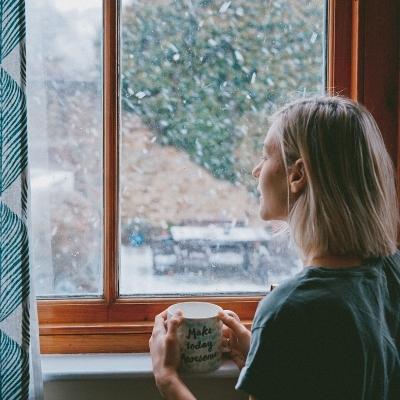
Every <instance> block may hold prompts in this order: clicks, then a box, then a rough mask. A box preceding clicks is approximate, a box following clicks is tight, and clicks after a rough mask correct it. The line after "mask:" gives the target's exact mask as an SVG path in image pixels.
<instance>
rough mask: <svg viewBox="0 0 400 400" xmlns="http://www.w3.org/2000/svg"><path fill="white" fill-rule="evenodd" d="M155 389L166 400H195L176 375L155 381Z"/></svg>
mask: <svg viewBox="0 0 400 400" xmlns="http://www.w3.org/2000/svg"><path fill="white" fill-rule="evenodd" d="M156 384H157V388H158V390H159V391H160V393H161V395H162V396H163V397H164V399H166V400H196V398H195V397H194V396H193V394H192V393H191V391H190V390H189V389H188V388H187V386H186V385H185V384H184V383H183V382H182V381H181V379H180V378H179V376H178V374H174V375H171V376H169V377H167V378H164V379H161V380H160V379H158V381H157V380H156Z"/></svg>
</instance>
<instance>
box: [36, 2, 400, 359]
mask: <svg viewBox="0 0 400 400" xmlns="http://www.w3.org/2000/svg"><path fill="white" fill-rule="evenodd" d="M378 3H379V4H378ZM395 3H396V2H393V1H390V0H382V1H380V2H376V1H374V0H330V1H329V3H328V7H327V10H328V13H327V14H328V15H327V18H328V24H327V25H328V32H327V36H328V37H327V39H328V51H327V58H328V62H327V90H328V92H331V93H339V94H343V95H347V96H349V97H351V98H353V99H356V100H358V101H360V102H362V103H363V104H365V105H366V106H367V107H368V108H369V109H370V110H371V112H372V113H373V114H374V116H375V118H376V120H377V122H378V125H379V126H380V127H381V130H382V133H383V136H384V140H385V143H386V145H387V147H388V150H389V152H390V154H391V156H392V158H393V161H394V163H395V165H396V168H397V172H398V173H397V175H398V176H399V172H400V171H399V163H398V162H397V160H398V156H399V147H398V137H399V133H400V132H399V125H400V119H399V116H400V113H399V91H400V90H399V89H400V87H399V82H400V80H399V36H400V35H399V28H398V26H397V24H396V23H397V20H398V17H399V9H400V6H399V5H396V4H395ZM118 7H119V1H118V0H103V28H104V29H103V32H104V33H103V35H104V38H103V43H104V44H103V46H104V51H103V57H104V58H103V62H104V64H103V65H104V69H103V71H104V72H103V74H104V78H103V79H104V86H103V96H104V103H103V104H104V105H103V118H104V120H103V126H104V171H105V173H104V254H103V259H104V297H103V298H101V299H77V300H74V299H63V300H39V301H38V311H39V329H40V344H41V352H42V353H92V352H93V353H102V352H119V353H121V352H147V351H148V339H149V337H150V334H151V331H152V326H153V320H154V316H155V315H156V314H157V313H159V312H161V311H162V310H164V309H165V308H166V307H168V306H169V305H170V304H173V303H175V302H177V301H182V300H184V298H182V297H179V298H171V297H168V298H161V297H154V298H148V297H142V298H137V297H135V298H124V297H121V298H120V297H118V259H119V254H118V251H119V250H118V246H119V243H118V242H119V241H118V223H119V216H118V193H119V192H118V189H119V188H118V168H119V165H118V163H119V159H118V148H119V143H118V136H119V119H118V115H119V99H118V93H119V87H118V73H119V51H118V35H119V26H118V12H119V8H118ZM372 26H373V27H374V30H371V29H368V28H370V27H372ZM371 31H372V32H371ZM382 58H384V60H385V62H384V63H382ZM260 298H261V297H260V296H245V297H243V296H231V297H195V298H194V297H190V300H194V299H195V300H199V301H212V302H215V303H217V304H219V305H221V306H222V307H223V308H224V309H230V310H233V311H235V312H236V313H237V314H239V315H240V317H241V319H242V320H243V321H244V322H245V323H247V324H250V323H251V320H252V318H253V315H254V312H255V310H256V307H257V304H258V302H259V300H260Z"/></svg>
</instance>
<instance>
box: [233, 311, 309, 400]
mask: <svg viewBox="0 0 400 400" xmlns="http://www.w3.org/2000/svg"><path fill="white" fill-rule="evenodd" d="M306 334H307V333H306V329H304V322H302V321H301V318H300V317H299V315H297V314H296V313H295V312H293V311H291V310H285V311H284V312H280V313H278V314H277V315H274V316H273V317H271V318H270V319H268V320H267V321H266V322H265V324H264V325H263V326H259V327H257V326H255V327H253V329H252V338H251V344H250V351H249V354H248V357H247V361H246V365H245V367H244V368H243V369H242V371H241V373H240V376H239V379H238V382H237V384H236V389H240V390H243V391H244V392H246V393H248V394H250V395H253V396H254V397H256V398H257V399H268V400H273V399H296V398H302V397H301V395H302V394H303V395H307V394H308V395H309V394H310V389H311V388H310V387H309V386H310V385H309V383H308V378H309V377H310V374H311V375H312V374H313V371H312V369H313V368H314V366H313V365H311V359H310V354H307V353H310V346H309V345H310V343H309V339H307V337H306ZM311 358H312V357H311ZM311 390H312V389H311Z"/></svg>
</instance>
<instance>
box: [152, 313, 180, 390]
mask: <svg viewBox="0 0 400 400" xmlns="http://www.w3.org/2000/svg"><path fill="white" fill-rule="evenodd" d="M181 323H182V313H180V312H178V313H176V314H175V315H174V316H173V317H172V318H171V319H169V320H167V311H166V310H165V311H164V312H162V313H161V314H158V315H157V316H156V318H155V320H154V328H153V333H152V335H151V338H150V340H149V346H150V353H151V361H152V363H153V372H154V377H155V379H156V384H157V386H163V384H166V383H167V382H169V381H170V380H171V378H175V377H177V376H178V373H177V369H178V367H179V362H180V355H181V354H180V348H179V342H178V335H177V330H178V327H179V325H180V324H181ZM160 390H161V388H160Z"/></svg>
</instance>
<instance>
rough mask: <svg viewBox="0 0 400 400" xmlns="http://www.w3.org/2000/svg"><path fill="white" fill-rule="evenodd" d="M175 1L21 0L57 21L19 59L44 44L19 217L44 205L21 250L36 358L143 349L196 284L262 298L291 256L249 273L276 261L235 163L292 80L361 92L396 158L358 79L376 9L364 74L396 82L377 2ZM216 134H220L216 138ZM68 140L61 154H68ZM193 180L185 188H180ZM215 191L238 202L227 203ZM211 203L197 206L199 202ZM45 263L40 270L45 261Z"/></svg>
mask: <svg viewBox="0 0 400 400" xmlns="http://www.w3.org/2000/svg"><path fill="white" fill-rule="evenodd" d="M67 3H68V4H67ZM300 3H302V4H301V5H302V7H299V4H300ZM303 3H304V4H303ZM187 4H189V3H188V2H183V1H179V0H176V1H169V0H162V1H161V0H152V1H151V2H150V1H144V0H143V1H139V0H132V1H128V0H122V1H120V2H119V1H116V0H115V1H104V2H103V4H102V2H101V1H100V0H92V1H87V2H85V4H84V5H83V4H82V2H77V1H68V2H65V1H62V0H57V1H54V2H48V1H44V0H42V1H40V2H36V5H35V6H34V5H29V7H31V8H30V10H28V12H29V15H28V18H33V17H35V18H36V19H37V18H39V16H38V14H37V13H36V14H35V8H34V7H39V6H42V7H43V10H41V15H44V14H45V13H51V12H54V13H56V14H55V15H58V17H57V18H54V15H53V18H49V20H52V21H56V22H57V23H53V28H51V27H46V29H45V30H44V32H43V35H48V36H49V37H48V38H47V39H49V40H48V41H47V42H46V43H45V41H44V40H43V39H39V40H37V41H36V43H37V46H43V47H42V49H40V48H37V49H36V50H35V54H42V55H43V57H44V58H41V57H39V59H40V60H42V59H43V63H44V64H46V63H47V64H46V65H45V67H46V68H47V67H48V69H47V70H46V68H44V69H42V71H46V73H45V77H46V79H44V78H43V79H42V78H41V77H40V75H38V74H34V76H35V78H36V77H37V78H38V79H36V80H34V81H33V82H34V83H35V85H34V86H33V88H34V89H35V90H37V91H38V93H39V94H37V95H36V97H35V95H33V96H31V102H36V103H38V104H34V106H32V108H31V109H34V110H35V115H36V118H37V122H36V123H37V124H41V125H39V126H41V127H43V122H40V121H43V120H40V119H39V118H40V117H41V115H42V116H43V117H42V118H44V120H45V121H46V124H47V130H43V129H40V130H38V134H41V135H44V133H46V132H47V138H46V137H43V136H38V137H37V139H36V140H35V144H36V143H41V144H42V146H37V147H35V157H36V160H38V161H37V162H38V167H37V168H36V169H35V168H32V176H31V181H32V192H33V196H34V195H36V196H37V197H36V203H35V204H37V207H36V206H35V207H34V208H33V211H35V210H39V211H40V212H38V214H37V215H38V216H40V215H42V216H43V214H46V213H47V216H46V215H44V217H43V218H44V219H43V220H39V221H43V222H40V223H39V224H37V227H38V229H39V230H38V231H37V232H38V233H37V235H34V237H35V240H36V239H38V240H37V241H35V242H34V247H36V248H37V249H38V250H35V249H34V251H37V253H36V255H35V254H34V257H33V260H34V263H35V266H36V267H37V268H38V269H39V274H38V275H37V276H38V278H37V279H38V281H39V288H40V293H39V294H40V295H41V296H42V298H43V296H44V297H45V298H43V299H42V300H41V301H40V305H39V317H40V323H41V326H40V333H41V345H42V352H89V351H92V352H104V351H115V352H122V351H146V350H147V342H148V337H149V334H150V332H151V329H152V320H153V318H154V315H155V314H156V313H157V312H160V311H161V310H163V309H164V308H165V307H166V306H168V305H169V304H171V303H173V302H175V301H176V296H177V295H178V294H190V295H195V296H197V298H204V295H207V296H211V297H207V298H208V299H210V300H211V301H214V302H218V303H219V304H221V306H222V307H224V308H229V309H233V310H234V311H236V312H237V313H238V314H239V315H240V316H241V318H242V319H243V320H244V321H249V322H250V321H251V318H252V316H253V313H254V310H255V307H256V305H257V302H258V301H259V299H260V294H261V293H265V288H266V287H267V285H269V283H272V282H274V283H275V281H276V280H279V278H280V277H279V276H278V275H277V273H281V272H283V271H284V274H286V276H287V274H290V273H292V272H293V271H295V270H296V268H297V265H298V264H297V261H296V260H295V259H294V258H292V261H289V263H285V264H284V266H285V267H281V266H279V268H276V270H275V271H274V270H273V268H266V272H265V270H264V272H262V271H263V270H261V269H260V264H262V263H264V262H265V264H266V266H267V265H269V266H271V265H272V264H273V263H274V262H273V260H279V261H278V262H277V264H280V263H282V258H283V257H281V259H280V255H279V252H278V245H277V244H275V245H274V246H272V247H270V244H271V240H270V239H271V238H270V234H271V229H272V227H270V226H267V227H265V226H264V225H261V226H260V225H258V224H259V222H258V221H257V215H256V213H255V214H253V215H252V214H251V212H252V211H253V210H254V208H255V209H256V208H257V207H254V206H251V205H252V204H255V197H254V193H253V192H252V190H254V186H255V185H254V183H252V180H251V177H250V166H251V164H252V160H253V159H254V158H255V157H256V156H258V154H257V150H258V149H259V146H260V140H262V139H263V137H262V135H263V134H264V133H265V131H264V130H261V129H259V127H260V125H261V124H262V123H263V122H264V119H263V118H264V116H265V115H267V114H268V113H269V112H271V110H273V109H274V107H276V105H279V103H280V102H281V101H285V100H286V99H287V97H288V96H290V95H291V94H293V92H296V91H299V90H300V91H301V92H303V91H305V92H306V93H311V92H319V91H321V90H323V87H324V86H327V87H328V89H330V88H332V87H334V88H335V90H336V91H341V92H344V93H345V94H351V95H352V96H353V97H355V98H359V99H362V100H364V101H365V102H366V103H367V102H368V101H371V99H374V103H372V105H373V106H374V107H373V108H375V116H376V117H377V119H378V122H382V123H383V125H384V126H385V129H384V135H385V139H386V141H387V143H388V146H389V147H390V148H391V151H392V153H391V154H393V155H395V150H396V146H397V142H395V141H394V139H393V137H394V135H390V134H389V133H387V132H390V131H389V130H387V127H394V130H393V131H396V130H397V129H398V125H396V123H397V122H393V121H397V120H396V113H395V112H393V110H392V111H390V110H391V109H390V107H386V106H382V105H379V104H387V103H385V101H383V100H384V99H385V98H386V97H385V96H386V95H387V93H386V92H380V91H379V89H378V88H377V87H375V86H374V85H372V84H370V83H369V82H370V80H368V84H367V83H365V82H367V81H366V79H367V77H369V76H370V75H369V74H371V71H370V70H368V65H369V64H368V63H367V62H364V60H367V56H368V55H369V54H373V53H370V51H372V50H366V49H367V47H366V43H369V44H371V43H372V44H373V45H374V46H375V47H373V50H374V51H378V50H379V51H381V49H382V44H381V43H380V42H379V43H378V41H377V40H376V39H374V38H372V37H370V36H368V35H367V34H365V32H366V26H368V25H369V24H372V23H373V22H374V21H375V19H378V18H379V16H381V17H382V15H383V16H384V17H385V21H386V22H387V21H389V22H387V24H385V27H384V29H383V27H381V28H380V29H382V31H384V32H385V35H386V36H385V37H386V38H387V41H386V43H387V45H386V46H387V49H390V51H391V52H390V53H389V54H390V55H391V56H393V60H394V62H393V65H394V67H386V70H385V71H386V73H385V76H380V77H378V78H376V79H375V80H376V81H377V82H380V87H381V86H382V84H383V83H385V82H387V81H389V82H391V81H390V79H391V80H392V81H394V82H398V75H396V74H397V72H396V69H395V68H396V65H397V64H396V63H398V61H397V58H396V57H395V56H396V54H397V53H396V51H397V50H396V49H397V47H396V46H397V45H398V42H396V41H398V38H397V36H396V35H395V32H396V29H395V26H396V24H395V19H394V18H393V17H392V15H396V13H395V12H394V11H395V10H394V8H395V6H387V7H386V6H382V8H381V9H379V10H377V9H375V8H374V6H373V5H372V2H371V4H368V7H366V8H365V9H359V4H358V2H357V1H354V2H348V1H333V0H332V1H330V2H329V4H328V6H326V5H325V2H323V1H317V0H315V1H302V2H286V1H285V2H284V1H282V0H280V1H276V2H271V5H270V7H271V9H270V11H271V13H269V14H267V13H266V12H265V11H263V8H264V7H265V2H262V1H260V2H258V1H257V2H255V1H252V2H249V1H245V0H238V1H236V2H229V1H222V0H221V1H220V2H217V1H210V0H207V1H204V0H203V1H200V0H199V1H192V2H190V4H191V5H192V6H191V7H188V5H187ZM261 5H262V7H261ZM260 7H261V8H260ZM390 7H393V9H391V8H390ZM102 14H103V24H101V18H102ZM325 14H326V15H327V18H325ZM47 15H49V14H47ZM249 16H251V18H249ZM293 16H295V18H293ZM40 18H43V16H41V17H40ZM307 18H309V19H307ZM313 18H314V19H313ZM325 20H327V21H328V29H327V32H328V35H327V36H328V43H329V51H328V52H327V54H328V63H327V67H328V80H327V83H325V82H324V72H323V71H324V60H325V58H326V56H325V55H324V47H325V46H324V39H323V38H324V37H325V22H324V21H325ZM310 21H314V22H313V23H310ZM386 25H387V26H386ZM248 27H249V28H248ZM267 27H269V28H268V29H271V31H270V32H269V35H270V36H268V38H269V39H270V40H269V41H268V46H266V45H265V44H264V43H265V38H266V37H267V36H266V32H265V31H264V30H266V29H267ZM317 28H318V29H317ZM52 29H53V30H52ZM63 30H64V37H63ZM50 32H51V34H50ZM72 32H75V33H76V32H79V35H81V36H79V38H77V37H74V36H73V33H72ZM280 35H281V36H280ZM280 38H283V39H280ZM34 39H35V37H34V36H33V38H32V40H34ZM285 41H289V42H290V46H286V45H284V43H285ZM87 43H90V46H91V47H90V49H89V47H87ZM396 43H397V44H396ZM66 44H70V45H69V46H66ZM44 45H45V46H44ZM28 46H29V43H28ZM384 47H385V46H383V48H384ZM30 48H31V49H35V47H30ZM63 48H65V49H66V51H65V52H62V49H63ZM28 51H29V47H28ZM79 51H80V53H79ZM46 52H47V53H46ZM51 52H53V53H51ZM257 52H258V53H257ZM254 54H258V57H254ZM271 54H273V57H272V56H271ZM305 54H306V56H305ZM46 57H47V58H46ZM268 57H270V58H268ZM100 60H103V62H100ZM118 60H120V61H121V64H120V68H121V69H120V76H118V68H119V66H118ZM268 60H273V61H275V63H274V62H272V61H270V63H268V62H267V61H268ZM395 60H396V61H395ZM67 63H68V66H70V65H71V66H74V69H72V67H67V68H66V64H67ZM74 63H75V65H74ZM257 63H258V64H257ZM302 63H303V64H302ZM265 64H267V66H268V68H271V69H274V74H275V75H271V76H270V75H269V72H270V71H267V67H266V66H265ZM304 65H306V66H307V68H306V67H304ZM42 67H43V66H42ZM393 68H394V69H393ZM308 70H309V71H312V73H311V74H309V75H307V71H308ZM267 72H268V73H267ZM32 75H33V74H32ZM274 76H276V77H277V78H276V80H275V81H274V79H273V77H274ZM119 78H120V79H119ZM41 82H46V84H45V85H43V83H41ZM386 86H387V85H386ZM383 87H385V85H383ZM40 91H41V92H40ZM119 93H120V96H118V94H119ZM372 94H374V96H375V97H373V96H372ZM46 96H47V100H43V99H46ZM375 102H376V103H375ZM101 104H103V107H102V108H101ZM396 104H398V99H396V100H395V102H394V107H396ZM204 105H206V106H207V108H206V109H205V110H206V111H205V110H204V109H202V107H203V106H204ZM34 107H36V108H34ZM46 107H47V109H46ZM385 107H386V108H385ZM370 108H371V107H370ZM394 109H395V108H394ZM373 111H374V110H373ZM51 112H53V116H51ZM393 113H394V117H393ZM118 116H120V118H121V119H120V120H119V117H118ZM379 118H380V119H381V120H379ZM34 121H35V120H34ZM63 124H64V125H63ZM385 124H386V125H385ZM390 124H392V125H390ZM393 124H395V125H393ZM60 126H61V128H60ZM58 129H59V131H58V132H56V130H58ZM35 132H36V131H35ZM103 132H104V136H103ZM223 134H226V136H225V137H224V138H223V140H221V144H220V143H219V142H215V141H214V140H215V138H217V137H218V135H223ZM42 141H43V142H42ZM77 143H78V149H77V147H76V146H77ZM217 144H218V146H217ZM45 146H47V147H48V148H51V153H50V156H49V155H48V154H49V152H47V153H46V151H45V150H46V148H45ZM57 146H60V148H58V149H57ZM74 146H75V148H72V153H73V154H72V155H70V158H69V159H68V156H66V154H67V151H66V150H67V149H68V147H74ZM32 149H33V145H31V150H32ZM119 149H121V151H118V150H119ZM102 150H103V157H102V156H101V154H102ZM40 151H42V153H40ZM238 152H240V153H241V154H246V157H238ZM61 153H62V154H61ZM47 157H48V161H47V160H46V158H47ZM60 158H61V160H62V162H61V160H60ZM65 158H67V162H65V161H66V160H65ZM394 159H395V157H394ZM242 160H244V161H245V163H243V164H240V162H241V161H242ZM33 161H35V160H34V159H33ZM31 167H32V165H31ZM44 168H49V169H48V170H47V171H46V170H44ZM49 170H50V172H51V173H49ZM101 171H103V174H102V173H101ZM118 171H119V172H120V176H118ZM35 174H36V175H35ZM171 176H172V177H173V178H175V179H174V181H171V180H169V179H170V178H171ZM193 177H196V180H197V181H198V182H199V186H200V188H196V189H194V188H193V189H192V186H193V185H191V184H192V180H193ZM40 185H43V186H44V189H43V191H42V192H40ZM46 185H47V186H46ZM174 186H176V187H174ZM189 187H190V189H191V190H188V188H189ZM49 188H52V189H51V190H50V189H49ZM35 191H36V194H35ZM69 191H70V192H74V198H72V200H69V199H68V193H69ZM207 191H208V192H207ZM75 192H76V193H75ZM103 192H104V197H103V196H102V193H103ZM157 192H160V193H161V192H162V193H167V196H166V197H167V199H161V198H160V197H158V198H157V197H156V195H157ZM203 192H206V193H205V194H204V193H203ZM213 193H216V195H215V197H212V196H214V194H213ZM227 194H228V195H229V196H228V195H227ZM223 195H226V197H229V198H234V199H235V204H236V205H237V207H235V208H232V207H231V208H230V202H229V201H228V200H226V199H224V196H223ZM39 196H43V197H42V198H41V197H39ZM211 198H213V199H215V200H213V201H212V203H215V204H212V206H213V208H211V207H209V206H208V207H207V204H206V205H203V204H197V203H201V202H203V201H204V202H206V201H207V200H208V201H209V199H211ZM52 199H53V200H52ZM54 199H55V200H56V201H59V202H60V203H57V204H67V205H69V206H70V209H63V208H62V207H59V206H56V207H55V208H56V209H57V212H54V213H53V212H52V208H51V205H50V203H51V201H54ZM33 201H35V199H34V197H33ZM164 201H166V203H165V202H164ZM46 202H48V203H46ZM46 204H47V205H46ZM249 205H250V206H249ZM74 209H75V210H76V211H77V213H75V214H74V212H73V211H74ZM85 209H86V210H87V211H86V212H84V213H82V210H85ZM44 210H45V211H44ZM224 211H225V212H224ZM253 212H254V211H253ZM38 218H39V217H38ZM51 218H53V222H52V221H51ZM56 218H59V220H57V219H56ZM73 221H77V223H74V222H73ZM68 222H69V223H70V225H68ZM56 223H60V225H59V228H57V225H56ZM46 224H47V226H46ZM68 226H72V227H73V229H72V230H71V231H69V232H70V233H68ZM79 227H82V230H80V229H79ZM83 228H84V229H83ZM58 229H60V230H59V231H58ZM49 234H50V235H52V236H53V240H52V241H50V244H51V245H50V246H49V245H48V243H49V240H50V239H49V238H50V236H49ZM65 234H66V235H65ZM40 235H48V236H47V238H43V236H40ZM59 237H61V239H60V240H56V239H55V238H59ZM39 239H40V240H39ZM210 239H212V240H210ZM63 240H64V241H63ZM46 241H47V244H45V243H43V242H46ZM215 243H217V244H215ZM289 251H290V250H289ZM289 254H290V253H289ZM51 255H52V256H51ZM57 255H59V256H58V258H57ZM271 257H272V258H271ZM273 257H276V258H273ZM60 258H61V260H60ZM50 259H52V265H51V264H47V265H46V264H45V263H44V261H46V262H48V261H49V260H50ZM210 265H213V267H212V268H209V266H210ZM60 266H68V269H67V270H65V271H64V270H63V267H60ZM119 267H121V269H120V270H119ZM227 270H229V280H228V283H227V279H226V276H227V273H226V271H227ZM49 271H50V272H51V273H49ZM71 272H73V273H71ZM102 272H103V275H102ZM263 274H264V275H263ZM222 278H225V279H222ZM239 283H240V285H239ZM55 297H61V298H58V299H57V300H55V299H54V298H55Z"/></svg>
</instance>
